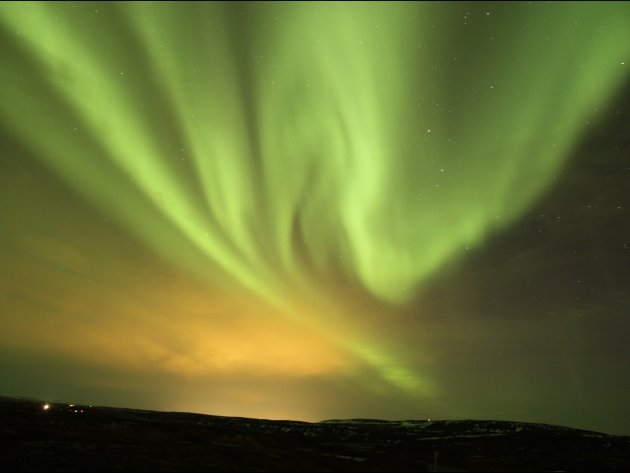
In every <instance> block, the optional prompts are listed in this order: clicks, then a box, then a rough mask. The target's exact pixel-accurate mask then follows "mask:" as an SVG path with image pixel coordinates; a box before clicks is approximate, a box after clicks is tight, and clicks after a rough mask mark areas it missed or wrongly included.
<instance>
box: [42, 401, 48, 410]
mask: <svg viewBox="0 0 630 473" xmlns="http://www.w3.org/2000/svg"><path fill="white" fill-rule="evenodd" d="M42 409H44V410H45V411H47V410H48V409H50V404H48V403H46V404H44V405H43V406H42Z"/></svg>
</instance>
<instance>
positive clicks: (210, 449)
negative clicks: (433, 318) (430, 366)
mask: <svg viewBox="0 0 630 473" xmlns="http://www.w3.org/2000/svg"><path fill="white" fill-rule="evenodd" d="M43 406H44V403H43V402H37V401H31V400H20V399H12V398H3V397H0V470H1V471H434V469H436V470H437V471H630V437H617V436H611V435H606V434H601V433H596V432H587V431H583V430H575V429H569V428H564V427H556V426H550V425H542V424H524V423H518V422H499V421H474V420H462V421H426V420H421V421H418V420H411V421H400V422H388V421H378V420H347V421H325V422H320V423H315V424H311V423H306V422H294V421H271V420H259V419H245V418H238V417H217V416H207V415H201V414H183V413H171V412H154V411H139V410H133V409H115V408H108V407H89V406H74V405H72V406H71V405H68V404H51V405H50V408H49V409H48V410H44V409H43Z"/></svg>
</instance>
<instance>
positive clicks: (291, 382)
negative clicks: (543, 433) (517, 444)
mask: <svg viewBox="0 0 630 473" xmlns="http://www.w3.org/2000/svg"><path fill="white" fill-rule="evenodd" d="M0 58H1V59H2V61H1V65H0V395H14V396H29V397H35V398H40V399H45V400H48V401H55V400H64V401H68V402H80V403H89V404H101V405H115V406H126V407H138V408H146V409H160V410H182V411H193V412H203V413H208V414H218V415H231V416H247V417H264V418H276V419H277V418H284V419H299V420H311V421H315V420H322V419H326V418H352V417H363V418H366V417H367V418H385V419H411V418H417V419H426V418H434V419H466V418H477V419H505V420H517V421H527V422H544V423H553V424H560V425H566V426H571V427H578V428H586V429H593V430H599V431H603V432H607V433H617V434H626V435H630V408H629V407H628V400H629V399H630V3H625V2H619V3H606V2H597V3H595V2H575V3H566V2H558V3H538V2H533V3H531V2H527V3H511V2H509V3H498V2H497V3H495V2H490V3H481V2H479V3H477V2H475V3H466V2H455V3H443V4H440V3H395V2H392V3H371V2H370V3H359V2H357V3H353V2H350V3H317V2H313V3H284V2H278V3H275V2H261V3H234V4H233V3H223V4H221V3H211V4H206V3H184V2H174V3H149V2H139V3H111V4H106V3H90V2H81V3H65V2H64V3H12V2H3V3H0Z"/></svg>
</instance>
